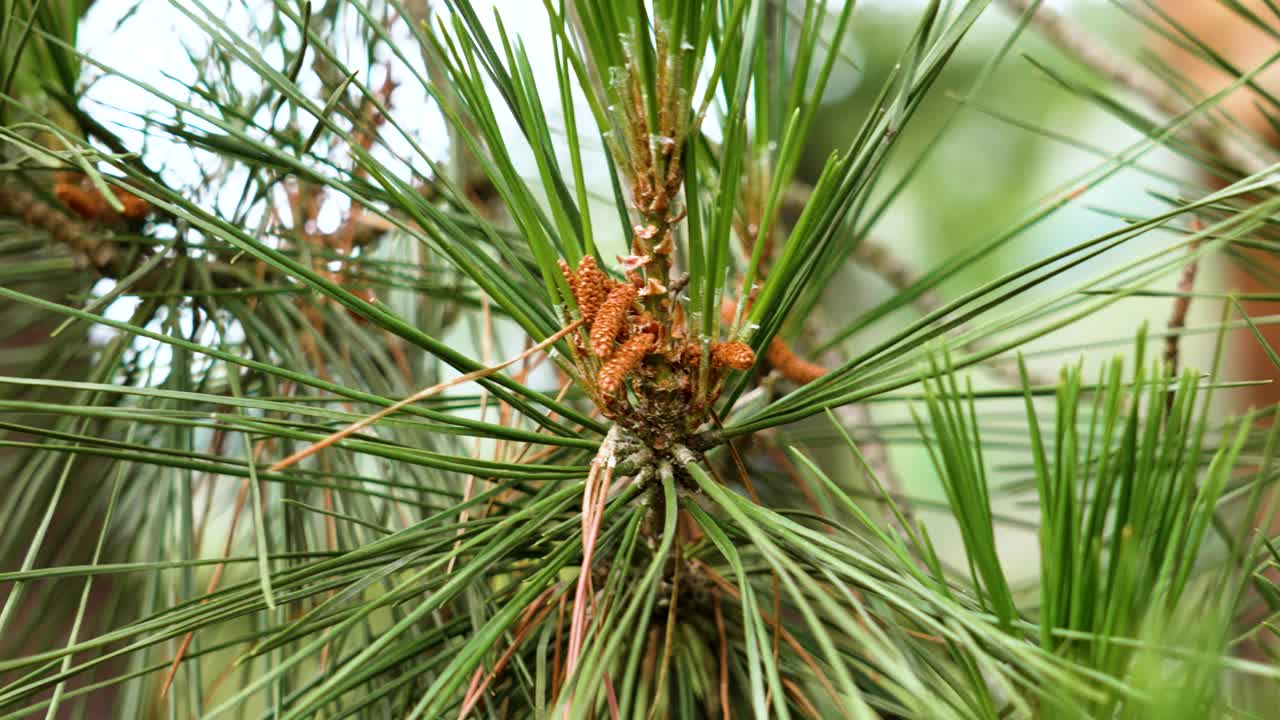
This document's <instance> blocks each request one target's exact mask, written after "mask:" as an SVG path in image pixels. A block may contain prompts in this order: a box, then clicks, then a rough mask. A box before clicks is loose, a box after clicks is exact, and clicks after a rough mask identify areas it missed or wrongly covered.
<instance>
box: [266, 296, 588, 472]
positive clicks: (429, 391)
mask: <svg viewBox="0 0 1280 720" xmlns="http://www.w3.org/2000/svg"><path fill="white" fill-rule="evenodd" d="M581 324H582V320H580V319H579V320H575V321H573V322H571V323H569V324H568V325H566V326H565V327H564V328H562V329H561V330H560V331H559V332H557V333H556V334H555V335H552V336H551V337H549V338H547V339H546V340H543V341H542V342H540V343H538V344H537V345H534V346H533V347H531V348H529V349H528V350H525V351H524V352H522V353H520V354H519V355H516V356H515V357H513V358H511V359H510V360H507V361H505V362H501V363H499V364H497V365H492V366H490V367H483V368H480V369H479V370H473V371H471V372H469V373H467V374H466V375H459V376H458V377H456V378H453V379H452V380H446V381H445V382H442V383H437V384H435V385H432V386H431V387H429V388H426V389H425V390H420V391H418V392H416V393H414V394H412V395H410V396H409V397H407V398H405V399H403V400H401V401H399V402H397V403H395V404H393V405H389V406H387V407H385V408H383V409H382V410H379V411H378V412H376V413H374V414H372V415H370V416H368V417H366V418H364V419H362V420H358V421H356V422H354V423H351V424H350V425H348V426H346V427H345V428H343V429H341V430H339V431H338V432H336V433H333V434H332V435H329V436H328V437H326V438H324V439H323V440H317V441H316V442H314V443H312V444H311V445H308V446H307V447H305V448H303V449H302V450H299V451H298V452H296V453H294V454H292V455H290V456H289V457H287V458H285V459H283V460H281V461H279V462H277V463H276V464H275V465H272V466H271V467H270V468H268V471H269V472H278V471H280V470H283V469H285V468H287V467H289V466H291V465H294V464H295V463H297V462H298V461H300V460H302V459H304V458H307V457H309V456H311V455H314V454H315V453H317V452H319V451H321V450H323V449H325V448H327V447H329V446H330V445H333V444H334V443H336V442H339V441H340V440H342V439H344V438H347V437H350V436H351V435H353V434H355V433H358V432H360V431H361V430H363V429H365V428H367V427H369V426H370V425H372V424H374V423H376V422H378V421H379V420H381V419H382V418H384V417H386V416H388V415H390V414H392V413H394V412H396V411H398V410H400V409H402V408H404V407H405V406H407V405H412V404H414V403H416V402H420V401H422V400H425V399H427V398H429V397H431V396H433V395H438V394H439V393H442V392H444V391H445V390H448V389H449V388H452V387H456V386H458V385H462V384H464V383H469V382H471V381H473V380H479V379H481V378H486V377H489V376H490V375H493V374H494V373H496V372H499V371H501V370H502V369H504V368H506V367H509V366H511V365H514V364H515V363H518V362H520V361H521V360H523V359H525V358H527V357H529V356H530V355H532V354H534V353H536V352H538V351H540V350H544V349H546V348H547V347H549V346H550V345H553V344H554V343H556V342H557V341H559V340H560V338H563V337H564V336H565V335H568V334H569V333H571V332H573V331H574V330H577V329H578V326H579V325H581Z"/></svg>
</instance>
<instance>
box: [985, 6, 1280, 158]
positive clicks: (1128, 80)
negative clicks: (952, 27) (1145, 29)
mask: <svg viewBox="0 0 1280 720" xmlns="http://www.w3.org/2000/svg"><path fill="white" fill-rule="evenodd" d="M1003 2H1004V5H1005V7H1007V8H1008V9H1009V11H1010V12H1011V13H1013V14H1014V15H1017V16H1022V15H1024V14H1026V13H1027V12H1028V11H1030V12H1031V19H1030V22H1031V25H1032V26H1033V27H1035V28H1036V30H1038V31H1039V32H1040V34H1041V35H1043V36H1044V38H1045V39H1046V40H1048V41H1049V42H1050V43H1052V44H1053V45H1054V46H1055V47H1057V48H1058V49H1059V50H1061V51H1062V52H1064V53H1066V54H1067V55H1068V56H1070V57H1072V58H1074V59H1075V60H1076V61H1077V62H1079V63H1080V64H1082V65H1084V66H1086V67H1088V68H1090V69H1092V70H1093V71H1094V72H1096V73H1098V74H1099V75H1101V76H1102V77H1104V78H1106V79H1107V80H1108V81H1110V82H1112V83H1114V84H1115V85H1117V86H1119V87H1122V88H1125V89H1127V90H1129V91H1130V92H1132V93H1134V94H1135V95H1138V96H1139V97H1141V98H1143V99H1144V100H1146V101H1147V102H1148V103H1150V104H1151V106H1152V107H1153V108H1155V109H1156V110H1159V111H1160V112H1161V113H1162V114H1164V115H1165V116H1167V117H1168V118H1171V119H1172V118H1178V117H1180V116H1183V115H1186V114H1187V113H1190V112H1193V111H1195V110H1196V109H1197V108H1196V106H1195V105H1194V104H1193V103H1191V102H1189V101H1187V99H1186V98H1184V97H1183V96H1182V95H1181V94H1179V93H1178V92H1177V90H1176V88H1174V87H1172V86H1170V85H1169V84H1168V83H1166V82H1165V81H1164V80H1162V79H1161V78H1160V77H1159V76H1157V75H1156V74H1154V73H1152V72H1150V71H1148V70H1147V69H1146V68H1144V67H1142V66H1141V65H1139V64H1137V63H1135V62H1133V61H1132V60H1130V59H1129V58H1128V57H1126V56H1125V55H1124V54H1123V53H1120V52H1117V51H1116V50H1115V49H1114V48H1110V47H1108V46H1106V45H1105V44H1104V43H1103V42H1102V41H1101V40H1099V39H1098V38H1096V37H1094V36H1093V35H1092V34H1091V33H1090V32H1089V31H1088V30H1086V29H1084V28H1083V27H1081V26H1080V25H1079V24H1077V23H1075V22H1073V21H1072V20H1071V19H1070V18H1068V17H1066V16H1064V15H1062V14H1060V13H1058V12H1057V11H1055V10H1054V9H1053V8H1051V7H1049V6H1048V5H1047V4H1045V3H1044V2H1042V1H1041V0H1003ZM1183 127H1184V134H1185V135H1187V136H1188V138H1189V139H1190V140H1192V141H1193V142H1195V144H1197V145H1199V146H1200V147H1202V148H1204V150H1205V151H1206V152H1207V153H1209V154H1210V155H1211V156H1213V157H1217V158H1221V159H1222V160H1224V161H1225V162H1226V163H1227V164H1228V165H1230V166H1231V167H1233V168H1235V169H1236V170H1237V171H1239V172H1241V173H1242V174H1245V175H1256V174H1258V173H1261V172H1265V171H1267V170H1268V169H1269V168H1271V167H1272V166H1273V165H1275V164H1276V162H1277V158H1276V157H1275V154H1274V153H1271V152H1267V151H1264V150H1262V149H1261V148H1257V147H1245V146H1244V145H1243V144H1241V143H1239V142H1237V141H1236V140H1235V139H1233V138H1232V137H1230V136H1229V135H1228V133H1227V132H1226V131H1224V130H1223V129H1221V128H1219V127H1218V126H1216V125H1215V124H1214V123H1213V121H1212V120H1211V119H1210V117H1209V116H1208V115H1207V114H1204V113H1200V114H1196V115H1194V116H1192V117H1190V118H1188V119H1187V121H1186V122H1185V124H1184V126H1183Z"/></svg>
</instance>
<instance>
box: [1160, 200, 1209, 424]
mask: <svg viewBox="0 0 1280 720" xmlns="http://www.w3.org/2000/svg"><path fill="white" fill-rule="evenodd" d="M1203 227H1204V224H1203V223H1201V222H1200V219H1199V218H1192V219H1191V229H1192V230H1193V231H1194V232H1199V231H1200V230H1201V229H1203ZM1200 242H1201V241H1200V240H1196V241H1195V242H1193V243H1191V244H1190V245H1188V246H1187V254H1188V255H1191V256H1193V257H1192V259H1191V260H1190V261H1188V262H1187V264H1186V265H1184V266H1183V268H1182V274H1181V275H1179V276H1178V286H1177V292H1178V294H1177V296H1176V297H1175V298H1174V299H1173V310H1172V311H1171V312H1170V313H1169V325H1168V333H1167V334H1166V335H1165V338H1164V364H1165V367H1167V368H1168V369H1169V375H1170V376H1177V374H1178V341H1179V340H1180V339H1181V338H1182V329H1183V328H1185V327H1186V326H1187V312H1188V311H1189V310H1190V309H1191V291H1192V290H1193V289H1194V288H1195V284H1196V272H1197V271H1198V270H1199V268H1200V259H1199V257H1196V256H1195V254H1196V252H1197V251H1198V250H1199V249H1200ZM1173 396H1174V390H1173V389H1172V388H1170V390H1169V393H1168V395H1167V397H1166V398H1165V403H1166V405H1167V406H1168V407H1169V408H1172V407H1173Z"/></svg>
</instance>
